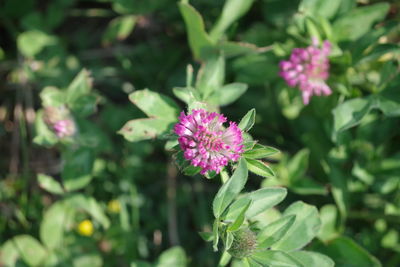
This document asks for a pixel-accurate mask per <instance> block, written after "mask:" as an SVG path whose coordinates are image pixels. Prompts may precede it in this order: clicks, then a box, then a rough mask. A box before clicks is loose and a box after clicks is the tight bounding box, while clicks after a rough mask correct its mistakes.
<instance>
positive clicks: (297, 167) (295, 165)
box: [287, 148, 310, 183]
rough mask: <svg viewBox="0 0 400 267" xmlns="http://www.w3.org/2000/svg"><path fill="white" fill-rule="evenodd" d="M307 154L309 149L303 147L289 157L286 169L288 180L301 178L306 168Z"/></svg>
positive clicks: (292, 180)
mask: <svg viewBox="0 0 400 267" xmlns="http://www.w3.org/2000/svg"><path fill="white" fill-rule="evenodd" d="M309 155H310V151H309V150H308V149H306V148H305V149H302V150H300V151H299V152H297V153H296V155H295V156H294V157H293V158H291V159H290V161H289V163H288V165H287V169H288V171H289V180H290V182H291V183H294V182H295V181H296V180H299V179H301V178H303V176H304V174H305V173H306V171H307V168H308V158H309Z"/></svg>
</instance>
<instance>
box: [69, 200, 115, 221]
mask: <svg viewBox="0 0 400 267" xmlns="http://www.w3.org/2000/svg"><path fill="white" fill-rule="evenodd" d="M65 201H66V203H67V204H68V205H71V206H72V207H73V208H74V209H77V210H79V209H81V210H84V211H86V212H87V213H88V214H90V215H91V216H92V217H93V219H95V220H96V221H98V222H99V223H100V224H101V225H102V226H103V227H104V228H105V229H107V228H108V227H109V226H110V220H109V219H108V218H107V216H106V215H105V213H104V211H103V208H102V207H101V206H100V204H99V203H98V202H97V201H96V199H94V198H92V197H88V196H85V195H82V194H75V195H72V196H71V197H69V198H67V199H66V200H65Z"/></svg>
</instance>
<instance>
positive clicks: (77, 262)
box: [73, 253, 103, 267]
mask: <svg viewBox="0 0 400 267" xmlns="http://www.w3.org/2000/svg"><path fill="white" fill-rule="evenodd" d="M81 266H82V267H83V266H90V267H101V266H103V260H102V258H101V256H100V255H99V254H97V253H91V254H81V255H78V256H77V257H75V258H74V259H73V267H81Z"/></svg>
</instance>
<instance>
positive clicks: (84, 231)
mask: <svg viewBox="0 0 400 267" xmlns="http://www.w3.org/2000/svg"><path fill="white" fill-rule="evenodd" d="M78 232H79V234H81V235H84V236H91V235H92V234H93V224H92V222H91V221H90V220H84V221H81V222H80V224H79V225H78Z"/></svg>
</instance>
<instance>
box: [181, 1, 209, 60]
mask: <svg viewBox="0 0 400 267" xmlns="http://www.w3.org/2000/svg"><path fill="white" fill-rule="evenodd" d="M178 6H179V10H180V12H181V14H182V17H183V20H184V21H185V24H186V31H187V34H188V39H189V45H190V49H191V50H192V53H193V55H194V57H195V58H196V59H203V58H204V57H205V55H204V54H205V51H204V50H206V49H208V48H210V47H212V46H213V42H212V40H211V38H210V37H209V36H208V34H207V32H206V31H205V28H204V21H203V18H202V17H201V15H200V13H199V12H197V11H196V9H194V8H193V7H192V6H191V5H189V4H188V3H184V2H180V3H178Z"/></svg>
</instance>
